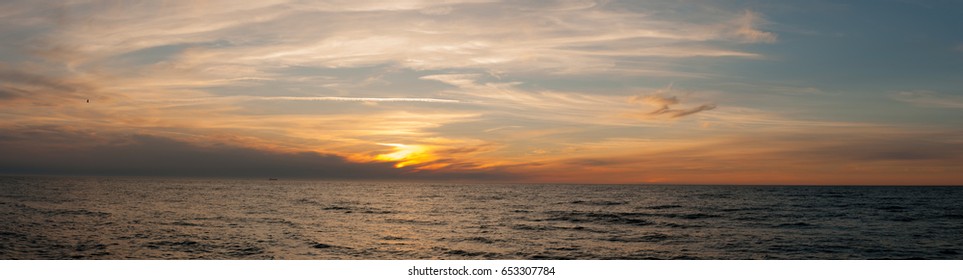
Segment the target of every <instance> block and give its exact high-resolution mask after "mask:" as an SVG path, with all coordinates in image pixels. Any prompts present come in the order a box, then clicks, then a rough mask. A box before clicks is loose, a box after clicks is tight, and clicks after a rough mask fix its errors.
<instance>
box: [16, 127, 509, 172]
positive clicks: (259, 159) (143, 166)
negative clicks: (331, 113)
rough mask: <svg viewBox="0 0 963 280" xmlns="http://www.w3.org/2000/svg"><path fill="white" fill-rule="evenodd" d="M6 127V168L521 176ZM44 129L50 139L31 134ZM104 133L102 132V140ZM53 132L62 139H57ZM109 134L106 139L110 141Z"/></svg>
mask: <svg viewBox="0 0 963 280" xmlns="http://www.w3.org/2000/svg"><path fill="white" fill-rule="evenodd" d="M10 132H13V131H9V130H7V131H4V135H20V136H18V137H8V138H0V152H2V153H3V154H4V157H3V158H2V159H0V173H2V174H69V175H129V176H200V177H246V178H268V177H273V178H277V177H282V178H318V179H353V180H388V179H390V180H448V179H460V180H510V179H517V178H519V177H518V175H516V174H512V173H509V172H507V171H504V170H498V169H495V168H488V169H484V168H479V169H473V170H458V169H444V168H442V169H437V170H417V171H413V170H411V169H397V168H394V167H393V166H392V163H384V162H355V161H350V160H348V159H346V158H344V157H341V156H337V155H332V154H322V153H316V152H273V151H266V150H259V149H254V148H246V147H237V146H230V145H225V144H216V143H209V144H205V145H200V144H192V143H188V142H182V141H178V140H174V139H171V138H166V137H158V136H151V135H139V134H134V135H129V136H123V137H108V138H106V139H104V138H103V136H95V135H94V134H89V133H83V132H77V131H73V132H72V131H68V130H64V129H60V128H55V127H47V128H43V129H40V128H32V129H21V130H20V131H16V133H14V134H8V133H10ZM38 134H45V135H46V136H45V137H43V138H41V139H44V140H43V142H40V143H38V142H35V141H31V140H32V138H29V136H27V135H34V136H36V135H38ZM98 138H99V139H98ZM54 139H60V140H57V141H54ZM103 140H107V142H103Z"/></svg>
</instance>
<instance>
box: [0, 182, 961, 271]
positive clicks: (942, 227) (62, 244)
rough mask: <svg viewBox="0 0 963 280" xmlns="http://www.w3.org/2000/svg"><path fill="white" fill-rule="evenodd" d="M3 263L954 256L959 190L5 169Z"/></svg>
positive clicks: (1, 186) (0, 189)
mask: <svg viewBox="0 0 963 280" xmlns="http://www.w3.org/2000/svg"><path fill="white" fill-rule="evenodd" d="M0 259H149V260H166V259H229V260H235V259H321V260H334V259H375V260H383V259H429V260H431V259H456V260H463V259H527V260H532V259H577V260H595V259H753V260H755V259H830V260H839V259H847V260H848V259H963V187H923V186H906V187H898V186H885V187H884V186H735V185H733V186H699V185H577V184H569V185H567V184H447V183H385V182H371V183H366V182H329V181H312V180H285V179H281V180H267V179H259V180H254V179H170V178H166V179H163V178H162V179H158V178H117V177H104V178H96V177H29V176H28V177H17V176H7V177H0Z"/></svg>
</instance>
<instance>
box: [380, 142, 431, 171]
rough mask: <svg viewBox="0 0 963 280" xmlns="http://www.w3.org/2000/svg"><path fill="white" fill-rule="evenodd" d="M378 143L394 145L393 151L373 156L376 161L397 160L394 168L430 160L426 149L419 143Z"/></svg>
mask: <svg viewBox="0 0 963 280" xmlns="http://www.w3.org/2000/svg"><path fill="white" fill-rule="evenodd" d="M378 145H382V146H389V147H394V151H393V152H391V153H387V154H379V155H377V156H375V158H374V159H375V160H377V161H387V162H397V163H396V164H395V168H402V167H405V166H410V165H415V164H419V163H423V162H428V161H430V156H429V154H428V149H427V148H425V147H424V146H421V145H405V144H393V143H392V144H383V143H379V144H378Z"/></svg>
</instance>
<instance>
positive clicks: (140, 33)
mask: <svg viewBox="0 0 963 280" xmlns="http://www.w3.org/2000/svg"><path fill="white" fill-rule="evenodd" d="M960 8H961V6H960V5H959V4H958V3H949V2H938V3H906V2H898V1H892V2H888V1H884V2H872V3H863V2H854V3H834V2H829V1H816V2H812V1H787V2H780V3H758V2H751V1H750V2H732V3H730V2H713V1H705V2H702V1H691V2H683V3H676V2H646V1H642V2H636V1H551V2H544V3H543V2H538V3H534V2H500V1H488V0H455V1H389V2H382V1H340V2H339V1H334V2H319V3H305V2H301V1H284V0H278V1H255V2H243V3H241V2H237V1H228V2H218V1H205V2H194V1H183V2H182V1H158V2H145V3H140V2H138V3H133V2H98V1H93V2H84V1H80V2H65V3H52V2H42V3H38V2H25V1H7V2H4V3H3V4H0V10H2V11H3V12H0V22H2V23H3V24H2V26H0V37H2V41H4V42H5V43H4V44H3V45H2V46H0V116H2V119H0V154H3V156H2V157H0V174H7V175H20V174H27V175H94V176H96V175H103V176H161V177H178V176H186V177H243V178H265V179H266V178H305V179H307V178H311V179H327V180H376V181H425V182H433V181H437V182H452V181H457V182H481V183H484V182H512V183H592V184H724V185H740V184H745V185H963V129H961V128H963V91H961V89H963V79H959V77H963V36H961V35H960V33H959V32H958V31H957V30H956V27H958V26H961V25H963V20H961V19H960V17H958V16H957V15H956V14H958V13H956V12H954V11H958V10H959V9H960Z"/></svg>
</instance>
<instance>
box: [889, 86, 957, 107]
mask: <svg viewBox="0 0 963 280" xmlns="http://www.w3.org/2000/svg"><path fill="white" fill-rule="evenodd" d="M893 99H896V100H897V101H901V102H905V103H909V104H912V105H915V106H920V107H931V108H952V109H963V96H959V95H948V94H941V93H937V92H933V91H925V90H921V91H904V92H900V93H897V94H896V95H894V96H893Z"/></svg>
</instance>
